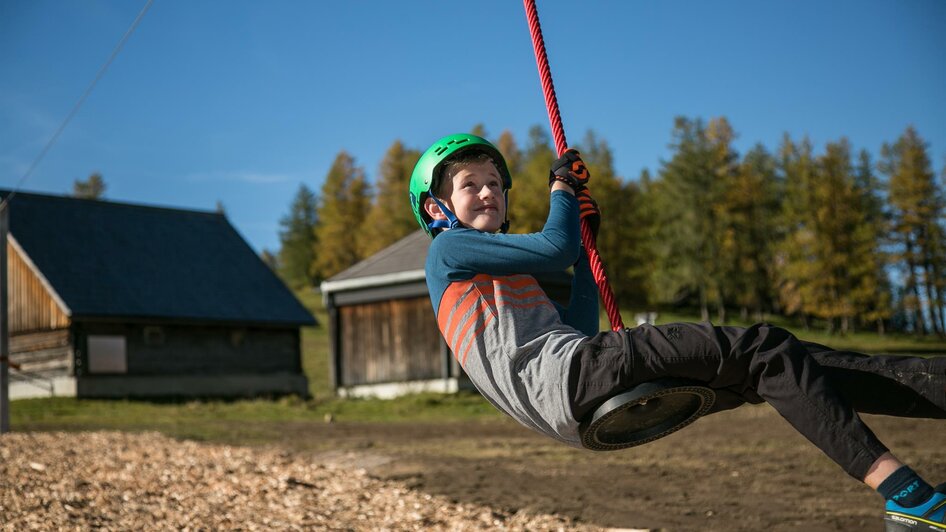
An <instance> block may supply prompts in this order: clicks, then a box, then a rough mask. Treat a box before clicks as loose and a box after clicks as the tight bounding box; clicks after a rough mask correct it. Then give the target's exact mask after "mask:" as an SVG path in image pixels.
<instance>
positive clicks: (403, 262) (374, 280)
mask: <svg viewBox="0 0 946 532" xmlns="http://www.w3.org/2000/svg"><path fill="white" fill-rule="evenodd" d="M430 242H431V239H430V237H428V236H427V233H425V232H424V231H421V230H420V229H418V230H417V231H414V232H413V233H411V234H409V235H407V236H406V237H404V238H402V239H400V240H398V241H397V242H395V243H393V244H391V245H390V246H388V247H386V248H384V249H382V250H381V251H379V252H377V253H375V254H374V255H372V256H370V257H368V258H367V259H365V260H363V261H361V262H359V263H357V264H355V265H354V266H352V267H350V268H348V269H347V270H344V271H342V272H340V273H338V274H335V275H334V276H332V277H331V278H329V279H328V280H326V281H325V282H324V283H322V292H323V293H329V292H337V291H343V290H352V289H360V288H367V287H371V286H385V285H393V284H399V283H408V282H412V281H420V280H424V279H425V276H424V264H425V263H426V261H427V251H428V250H429V249H430ZM535 277H536V279H538V280H539V282H540V283H544V284H548V285H559V286H570V284H571V274H569V273H566V272H557V273H549V274H542V275H536V276H535Z"/></svg>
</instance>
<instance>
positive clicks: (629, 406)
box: [523, 0, 716, 451]
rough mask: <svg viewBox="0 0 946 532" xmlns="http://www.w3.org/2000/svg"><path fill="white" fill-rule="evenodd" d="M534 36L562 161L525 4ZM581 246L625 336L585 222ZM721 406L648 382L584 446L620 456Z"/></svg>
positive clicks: (560, 137) (587, 428) (595, 426)
mask: <svg viewBox="0 0 946 532" xmlns="http://www.w3.org/2000/svg"><path fill="white" fill-rule="evenodd" d="M523 3H524V4H525V9H526V18H527V20H528V22H529V31H530V32H531V34H532V47H533V49H534V51H535V60H536V64H537V66H538V68H539V78H540V79H541V81H542V91H543V93H544V94H545V106H546V108H547V109H548V113H549V123H550V125H551V127H552V135H553V137H554V138H555V150H556V153H558V154H559V155H561V154H562V153H564V152H565V150H566V149H567V147H568V145H567V144H566V142H565V130H564V128H563V127H562V117H561V115H560V113H559V110H558V101H557V100H556V98H555V87H554V86H553V84H552V72H551V69H550V68H549V61H548V57H547V56H546V54H545V42H544V41H543V39H542V28H541V26H540V25H539V15H538V12H537V10H536V7H535V0H523ZM581 240H582V243H583V244H584V246H585V251H586V252H587V254H588V262H589V264H590V266H591V272H592V275H593V276H594V279H595V283H596V284H597V285H598V293H599V294H600V296H601V302H602V303H603V304H604V308H605V310H606V312H607V314H608V320H609V321H610V322H611V330H613V331H620V330H621V329H623V328H624V322H623V320H622V318H621V314H620V312H619V310H618V306H617V302H616V300H615V298H614V292H613V291H612V290H611V285H610V284H609V282H608V277H607V274H606V273H605V271H604V265H603V264H602V262H601V256H600V255H599V254H598V248H597V245H596V241H595V236H594V233H592V231H591V227H590V226H589V225H588V224H587V223H586V222H585V221H584V220H582V223H581ZM715 400H716V393H715V392H713V390H712V389H710V388H708V387H706V386H702V385H698V384H695V383H691V382H688V381H685V380H679V379H657V380H653V381H650V382H645V383H642V384H639V385H637V386H635V387H634V388H632V389H630V390H628V391H626V392H622V393H620V394H617V395H615V396H614V397H611V398H610V399H608V400H607V401H605V402H604V403H603V404H602V405H601V406H599V407H598V408H597V409H596V410H595V411H594V412H593V413H592V414H591V415H590V416H588V418H587V419H585V420H582V422H581V425H580V426H579V433H580V434H581V443H582V445H584V447H585V448H587V449H590V450H592V451H616V450H618V449H626V448H628V447H634V446H637V445H643V444H645V443H649V442H652V441H654V440H656V439H659V438H662V437H664V436H666V435H668V434H670V433H672V432H676V431H678V430H680V429H682V428H683V427H686V426H687V425H689V424H690V423H693V422H694V421H696V420H697V418H699V417H700V416H702V415H704V414H706V413H707V412H708V411H709V409H710V408H711V407H712V406H713V403H714V401H715Z"/></svg>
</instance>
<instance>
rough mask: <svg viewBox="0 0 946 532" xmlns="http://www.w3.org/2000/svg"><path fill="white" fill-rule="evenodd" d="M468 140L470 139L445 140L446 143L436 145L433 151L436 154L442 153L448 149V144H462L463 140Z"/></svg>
mask: <svg viewBox="0 0 946 532" xmlns="http://www.w3.org/2000/svg"><path fill="white" fill-rule="evenodd" d="M468 140H470V139H456V140H450V141H447V143H446V144H444V145H443V146H440V147H438V148H437V149H436V150H435V151H434V153H436V154H437V155H443V152H445V151H447V150H449V149H450V145H451V144H463V143H464V142H466V141H468Z"/></svg>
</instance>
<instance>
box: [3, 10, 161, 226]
mask: <svg viewBox="0 0 946 532" xmlns="http://www.w3.org/2000/svg"><path fill="white" fill-rule="evenodd" d="M152 3H154V0H147V2H145V5H144V7H142V8H141V11H140V12H139V13H138V16H137V17H135V20H134V21H132V23H131V26H129V27H128V30H126V31H125V34H124V35H122V38H121V40H119V41H118V44H116V45H115V48H114V49H113V50H112V53H111V55H109V56H108V59H107V60H106V61H105V64H103V65H102V67H101V68H99V71H98V73H97V74H96V75H95V78H94V79H92V82H91V83H89V86H88V87H86V89H85V92H83V93H82V96H80V97H79V100H78V101H77V102H76V103H75V105H73V106H72V110H71V111H69V114H68V115H66V118H65V119H63V121H62V123H61V124H59V128H58V129H56V132H55V133H53V136H52V137H50V139H49V141H47V142H46V145H45V146H44V147H43V149H42V150H41V151H40V152H39V154H38V155H37V156H36V158H35V159H33V163H32V164H30V166H29V168H28V169H27V170H26V172H25V173H24V174H23V176H22V177H20V180H19V181H17V183H16V186H14V187H13V190H12V191H11V192H10V194H8V195H7V197H6V198H5V199H4V200H3V202H0V209H3V207H4V206H6V204H7V203H9V202H10V200H11V199H13V196H16V193H17V191H19V190H20V188H21V187H22V186H23V183H25V182H26V180H27V179H28V178H29V177H30V175H32V174H33V170H35V169H36V167H37V166H39V163H40V161H42V160H43V158H44V157H46V154H47V153H49V150H50V148H52V147H53V144H55V143H56V141H57V140H58V139H59V135H61V134H62V132H63V130H64V129H66V125H68V124H69V122H70V121H71V120H72V117H74V116H75V115H76V113H78V112H79V108H81V107H82V104H84V103H85V100H86V99H87V98H88V97H89V95H90V94H92V90H93V89H94V88H95V85H96V84H97V83H98V82H99V80H100V79H102V76H104V75H105V71H106V70H108V67H109V65H111V64H112V61H114V60H115V57H117V56H118V52H120V51H121V49H122V47H123V46H124V45H125V41H127V40H128V38H129V37H131V34H132V33H134V31H135V28H137V27H138V23H140V22H141V19H142V18H143V17H144V16H145V13H147V12H148V8H150V7H151V4H152Z"/></svg>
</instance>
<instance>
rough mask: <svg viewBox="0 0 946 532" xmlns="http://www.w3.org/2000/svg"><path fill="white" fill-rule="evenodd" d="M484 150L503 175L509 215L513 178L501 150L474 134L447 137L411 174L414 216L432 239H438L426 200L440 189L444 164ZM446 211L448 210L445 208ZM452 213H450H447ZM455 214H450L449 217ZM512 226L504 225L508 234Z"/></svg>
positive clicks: (418, 162)
mask: <svg viewBox="0 0 946 532" xmlns="http://www.w3.org/2000/svg"><path fill="white" fill-rule="evenodd" d="M467 150H478V151H482V152H484V153H486V154H488V155H489V156H490V158H492V159H493V162H494V163H495V164H496V168H497V169H498V170H499V174H500V176H501V177H502V179H503V196H504V199H505V201H506V206H507V209H506V216H507V217H508V216H509V210H508V206H509V198H508V195H507V193H506V191H508V190H509V189H510V188H512V177H511V176H510V175H509V169H508V168H507V167H506V160H505V159H504V158H503V155H502V154H501V153H499V150H497V149H496V147H495V146H493V145H492V144H490V142H489V141H488V140H486V139H484V138H482V137H477V136H476V135H471V134H469V133H458V134H456V135H447V136H446V137H443V138H441V139H440V140H438V141H437V142H435V143H434V144H433V145H432V146H431V147H430V148H427V151H425V152H424V154H423V155H421V156H420V159H419V160H418V161H417V164H416V165H415V166H414V173H413V174H411V185H410V200H411V210H413V211H414V217H415V218H417V223H419V224H420V226H421V227H422V228H423V229H424V231H426V232H427V234H428V235H430V237H434V236H436V234H435V233H434V232H433V231H432V229H431V227H430V225H429V224H430V222H431V220H430V217H429V216H428V215H427V213H426V212H425V211H424V201H426V199H427V198H428V197H429V196H431V194H430V191H431V190H432V189H436V188H437V187H438V186H440V174H441V171H442V170H443V164H444V162H445V161H446V160H447V159H448V158H450V156H452V155H456V154H458V153H461V152H464V151H467ZM445 210H446V209H445ZM447 212H448V213H449V211H447ZM452 216H453V214H452V213H449V214H448V217H451V220H454V219H455V218H452ZM508 226H509V221H508V219H507V220H506V222H505V223H504V224H503V228H502V231H503V232H506V229H507V228H508Z"/></svg>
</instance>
